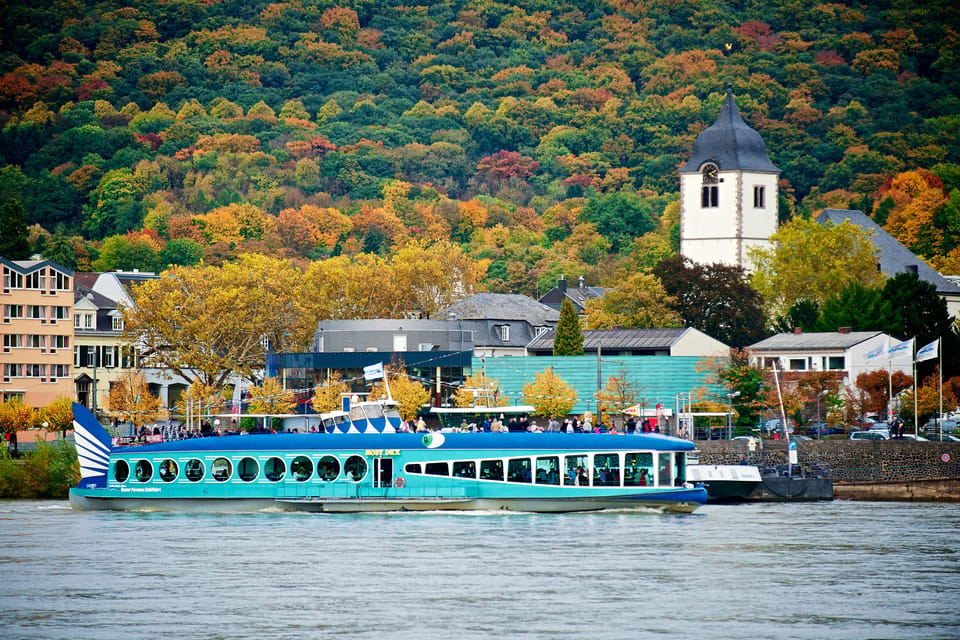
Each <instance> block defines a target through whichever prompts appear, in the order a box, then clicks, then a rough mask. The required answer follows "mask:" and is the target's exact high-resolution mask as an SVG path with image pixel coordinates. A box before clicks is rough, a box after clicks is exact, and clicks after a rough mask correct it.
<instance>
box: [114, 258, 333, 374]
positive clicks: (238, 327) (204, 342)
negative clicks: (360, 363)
mask: <svg viewBox="0 0 960 640" xmlns="http://www.w3.org/2000/svg"><path fill="white" fill-rule="evenodd" d="M300 280H301V274H300V271H299V270H298V269H296V268H295V267H294V266H293V265H291V264H289V263H288V262H286V261H283V260H277V259H274V258H268V257H266V256H262V255H256V256H254V255H251V256H243V257H242V258H241V260H240V261H239V262H237V263H230V264H227V265H224V266H223V267H222V268H218V267H210V266H200V267H176V268H174V269H172V270H170V271H168V272H166V273H165V274H164V276H163V277H161V278H157V279H153V280H147V281H145V282H144V283H143V284H141V285H139V286H138V287H136V288H135V289H134V291H133V298H134V303H135V305H136V306H135V307H134V308H127V309H124V324H125V328H124V331H125V335H126V337H127V338H128V339H129V340H130V341H131V342H134V343H136V344H138V345H141V348H142V349H143V351H142V357H143V358H144V361H145V362H146V363H148V364H150V365H154V366H156V365H159V366H165V367H167V368H169V369H171V370H172V371H173V372H175V373H177V374H179V375H181V376H183V377H184V378H186V379H187V380H190V381H191V382H192V381H193V380H194V379H199V380H201V381H202V382H204V383H205V384H209V385H212V386H213V387H215V388H217V389H220V388H221V387H223V385H224V384H225V383H226V381H227V379H228V378H229V376H230V375H231V374H232V373H233V374H237V375H239V376H241V377H243V378H246V379H248V380H254V379H255V378H256V373H255V372H256V371H258V370H260V369H262V368H263V363H264V359H265V356H266V346H265V345H266V344H269V346H270V348H271V349H273V350H275V351H281V352H282V351H302V350H304V349H305V348H306V347H307V345H309V344H310V340H311V339H312V336H313V331H314V329H315V322H314V320H313V318H312V317H310V316H309V314H308V313H306V312H305V311H304V310H303V307H302V296H301V293H300V292H301V288H300Z"/></svg>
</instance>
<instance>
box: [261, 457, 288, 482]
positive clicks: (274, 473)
mask: <svg viewBox="0 0 960 640" xmlns="http://www.w3.org/2000/svg"><path fill="white" fill-rule="evenodd" d="M286 472H287V467H286V465H285V464H283V460H281V459H280V458H277V457H273V458H267V460H266V462H264V463H263V475H264V476H266V478H267V480H269V481H270V482H279V481H280V480H283V475H284V474H285V473H286Z"/></svg>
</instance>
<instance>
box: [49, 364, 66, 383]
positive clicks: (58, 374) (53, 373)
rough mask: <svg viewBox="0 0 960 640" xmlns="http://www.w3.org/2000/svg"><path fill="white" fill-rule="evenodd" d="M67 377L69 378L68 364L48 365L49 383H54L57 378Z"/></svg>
mask: <svg viewBox="0 0 960 640" xmlns="http://www.w3.org/2000/svg"><path fill="white" fill-rule="evenodd" d="M69 377H70V365H68V364H52V365H50V382H54V381H55V380H56V379H57V378H69Z"/></svg>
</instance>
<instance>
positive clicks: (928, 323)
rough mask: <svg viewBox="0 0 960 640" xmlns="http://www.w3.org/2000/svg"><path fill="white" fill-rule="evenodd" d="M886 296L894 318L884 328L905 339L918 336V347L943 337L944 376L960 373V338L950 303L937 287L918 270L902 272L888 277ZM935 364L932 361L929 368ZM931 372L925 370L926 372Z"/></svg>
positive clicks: (891, 333) (884, 291)
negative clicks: (923, 278)
mask: <svg viewBox="0 0 960 640" xmlns="http://www.w3.org/2000/svg"><path fill="white" fill-rule="evenodd" d="M883 298H884V300H885V301H886V302H887V303H888V304H889V305H890V316H889V318H890V321H889V323H888V324H887V325H886V326H885V327H883V330H884V331H886V332H887V333H889V334H890V335H892V336H895V337H898V338H901V339H904V340H907V339H909V338H916V341H917V342H916V344H917V346H923V345H925V344H928V343H930V342H933V341H934V340H936V339H937V338H939V339H940V340H941V349H942V350H941V353H942V354H943V363H942V366H943V374H944V377H945V378H950V377H952V376H954V375H957V373H958V372H960V353H958V347H960V340H958V337H957V334H956V331H955V329H954V322H953V320H952V319H951V318H950V314H949V312H948V311H947V302H946V300H944V299H943V298H942V297H940V295H939V294H938V293H937V287H936V286H935V285H933V284H931V283H929V282H927V281H925V280H920V279H919V278H918V277H917V274H915V273H909V272H904V273H898V274H897V275H896V276H894V277H893V278H890V279H889V280H887V282H886V284H885V285H884V287H883ZM934 364H935V363H933V362H932V361H931V362H930V363H929V364H926V365H925V369H926V368H927V367H932V366H933V365H934ZM927 373H928V371H926V370H924V371H923V375H927Z"/></svg>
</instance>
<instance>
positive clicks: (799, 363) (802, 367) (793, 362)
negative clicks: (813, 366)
mask: <svg viewBox="0 0 960 640" xmlns="http://www.w3.org/2000/svg"><path fill="white" fill-rule="evenodd" d="M790 370H791V371H806V370H807V359H806V358H790Z"/></svg>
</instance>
